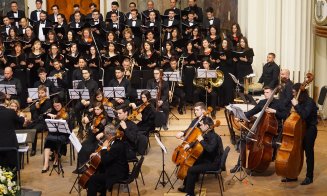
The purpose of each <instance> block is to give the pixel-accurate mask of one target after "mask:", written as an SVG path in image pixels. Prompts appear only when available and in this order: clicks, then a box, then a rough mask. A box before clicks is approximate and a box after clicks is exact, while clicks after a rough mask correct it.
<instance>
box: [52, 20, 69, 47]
mask: <svg viewBox="0 0 327 196" xmlns="http://www.w3.org/2000/svg"><path fill="white" fill-rule="evenodd" d="M56 18H57V24H56V25H55V26H54V28H55V29H56V28H63V29H64V32H63V34H62V33H61V32H59V33H57V36H58V38H59V39H60V40H61V41H62V40H63V39H64V38H65V36H66V34H67V32H68V25H67V23H66V21H65V15H63V14H58V15H57V16H56Z"/></svg>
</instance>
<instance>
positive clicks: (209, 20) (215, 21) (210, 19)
mask: <svg viewBox="0 0 327 196" xmlns="http://www.w3.org/2000/svg"><path fill="white" fill-rule="evenodd" d="M213 12H214V11H213V8H212V7H208V8H207V9H206V13H207V17H205V18H204V20H203V28H204V29H208V30H209V27H210V26H214V27H216V30H217V35H219V33H220V19H219V18H216V17H214V15H213Z"/></svg>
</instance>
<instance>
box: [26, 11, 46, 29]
mask: <svg viewBox="0 0 327 196" xmlns="http://www.w3.org/2000/svg"><path fill="white" fill-rule="evenodd" d="M42 11H43V12H45V13H47V12H46V11H44V10H42ZM47 15H48V13H47ZM47 18H48V17H47ZM37 21H38V19H37V10H34V11H32V12H31V16H30V23H31V25H32V26H33V25H34V23H36V22H37Z"/></svg>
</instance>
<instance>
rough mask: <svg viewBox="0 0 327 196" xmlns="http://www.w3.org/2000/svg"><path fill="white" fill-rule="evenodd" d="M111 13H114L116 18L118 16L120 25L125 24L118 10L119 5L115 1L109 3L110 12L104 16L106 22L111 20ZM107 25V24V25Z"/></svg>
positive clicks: (122, 14) (123, 17)
mask: <svg viewBox="0 0 327 196" xmlns="http://www.w3.org/2000/svg"><path fill="white" fill-rule="evenodd" d="M112 13H116V14H117V16H118V20H119V21H120V22H121V23H125V15H124V13H123V12H121V11H120V10H119V3H118V2H117V1H113V2H112V3H111V11H109V12H107V14H106V22H109V20H110V19H111V14H112ZM107 24H108V23H107Z"/></svg>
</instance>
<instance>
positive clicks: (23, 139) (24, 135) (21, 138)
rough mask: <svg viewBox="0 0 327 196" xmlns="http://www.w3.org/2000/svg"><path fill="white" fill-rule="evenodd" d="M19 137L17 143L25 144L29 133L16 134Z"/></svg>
mask: <svg viewBox="0 0 327 196" xmlns="http://www.w3.org/2000/svg"><path fill="white" fill-rule="evenodd" d="M16 137H17V141H18V143H19V144H23V143H25V142H26V138H27V133H17V134H16Z"/></svg>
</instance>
